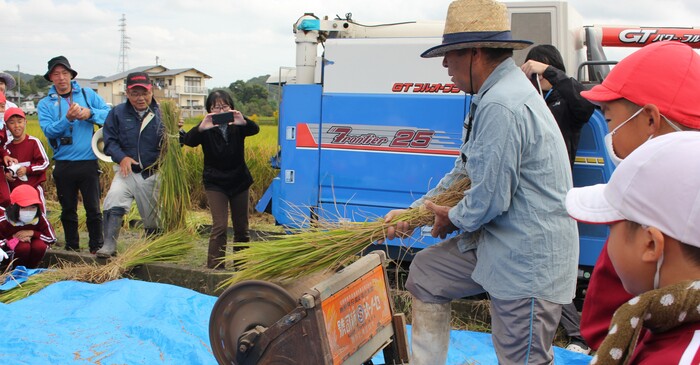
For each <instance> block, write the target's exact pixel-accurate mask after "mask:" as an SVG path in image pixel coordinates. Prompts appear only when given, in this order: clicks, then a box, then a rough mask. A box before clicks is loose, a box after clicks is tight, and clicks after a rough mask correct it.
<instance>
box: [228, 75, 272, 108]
mask: <svg viewBox="0 0 700 365" xmlns="http://www.w3.org/2000/svg"><path fill="white" fill-rule="evenodd" d="M228 88H229V89H230V90H231V92H233V95H234V96H235V98H236V100H237V101H239V102H241V103H243V104H248V103H250V102H252V101H254V100H256V99H262V100H267V90H266V89H265V88H264V87H263V86H261V85H254V84H249V83H246V82H243V80H238V81H236V82H234V83H232V84H231V85H229V87H228Z"/></svg>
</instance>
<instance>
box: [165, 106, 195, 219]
mask: <svg viewBox="0 0 700 365" xmlns="http://www.w3.org/2000/svg"><path fill="white" fill-rule="evenodd" d="M160 114H161V117H162V119H163V125H164V126H165V139H164V140H163V148H162V149H161V153H160V157H159V159H160V167H159V170H158V171H159V179H160V197H159V205H158V218H159V219H160V222H161V228H162V229H163V230H165V231H170V230H174V229H181V228H185V227H186V217H187V215H186V214H185V212H187V210H188V209H189V204H190V190H189V189H190V187H189V184H188V182H187V178H186V174H184V173H183V172H184V171H186V170H187V163H186V158H185V156H184V154H183V152H182V149H181V148H180V134H179V130H180V127H179V126H178V122H179V121H180V112H179V110H178V109H177V106H176V105H175V103H174V102H172V101H169V100H166V101H163V102H161V103H160Z"/></svg>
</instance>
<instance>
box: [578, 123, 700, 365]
mask: <svg viewBox="0 0 700 365" xmlns="http://www.w3.org/2000/svg"><path fill="white" fill-rule="evenodd" d="M698 161H700V133H697V132H678V133H670V134H668V135H664V136H660V137H657V138H654V139H652V140H651V141H649V142H647V143H644V144H643V145H642V146H640V147H639V148H637V149H636V150H635V151H634V152H632V153H631V154H630V155H629V156H627V158H625V159H624V161H622V162H621V163H620V165H619V167H618V168H617V169H616V170H615V172H614V173H613V175H612V177H611V178H610V181H609V182H608V184H599V185H594V186H587V187H583V188H574V189H572V190H571V191H569V193H568V194H567V197H566V208H567V211H568V212H569V214H570V215H571V216H572V217H573V218H574V219H576V220H578V221H580V222H586V223H592V224H607V225H609V226H610V236H609V238H608V244H607V252H608V254H609V256H610V260H611V262H612V265H613V267H614V268H615V270H616V271H617V273H618V274H619V277H620V279H621V281H622V285H623V287H624V289H625V290H626V291H627V292H629V293H631V294H633V295H637V296H636V297H634V298H631V299H630V300H628V301H627V302H626V303H625V304H623V305H622V306H621V307H620V308H619V309H617V311H616V312H615V316H614V317H613V319H612V322H611V325H610V330H609V331H608V334H607V337H605V340H604V341H603V343H602V344H601V345H600V347H599V348H598V351H597V353H596V355H595V356H594V357H593V359H592V360H591V364H606V365H607V364H698V363H699V362H700V346H698V339H699V338H700V209H699V208H700V164H698ZM669 177H672V178H669ZM662 185H663V189H659V186H662ZM594 299H597V298H594ZM642 328H645V329H647V331H645V332H642Z"/></svg>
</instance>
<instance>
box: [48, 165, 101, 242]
mask: <svg viewBox="0 0 700 365" xmlns="http://www.w3.org/2000/svg"><path fill="white" fill-rule="evenodd" d="M53 179H54V182H55V183H56V193H57V194H58V202H59V203H61V224H62V225H63V230H64V232H65V235H66V247H67V248H73V249H77V248H78V247H79V243H80V236H79V235H78V192H80V195H82V197H83V206H84V207H85V213H86V220H85V223H86V225H87V229H88V235H89V242H88V245H89V247H90V251H97V250H98V249H99V248H100V247H102V244H103V243H104V238H103V236H102V211H101V210H100V171H99V165H98V164H97V160H85V161H58V160H57V161H56V167H55V169H54V170H53Z"/></svg>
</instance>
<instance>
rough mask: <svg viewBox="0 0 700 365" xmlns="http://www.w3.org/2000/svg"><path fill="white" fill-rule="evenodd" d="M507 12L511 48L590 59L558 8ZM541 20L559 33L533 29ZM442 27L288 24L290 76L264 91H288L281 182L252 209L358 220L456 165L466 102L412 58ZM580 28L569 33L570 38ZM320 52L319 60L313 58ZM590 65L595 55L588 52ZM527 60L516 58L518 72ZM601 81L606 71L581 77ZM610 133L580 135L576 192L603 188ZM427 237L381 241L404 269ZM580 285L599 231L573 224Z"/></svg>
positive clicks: (406, 198)
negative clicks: (291, 29) (544, 48)
mask: <svg viewBox="0 0 700 365" xmlns="http://www.w3.org/2000/svg"><path fill="white" fill-rule="evenodd" d="M536 4H537V9H539V10H538V12H537V13H533V12H532V7H528V3H513V4H509V9H510V10H511V13H512V24H513V29H514V33H515V34H514V37H516V38H517V39H531V40H534V41H535V44H538V43H551V44H554V45H555V46H557V48H559V49H560V50H561V51H562V54H563V55H564V57H565V59H567V67H568V69H569V70H576V66H578V65H579V64H580V63H581V62H585V61H586V60H587V57H586V55H585V54H586V52H585V51H586V49H585V48H584V47H583V45H582V44H583V42H582V41H581V40H579V39H577V37H579V34H580V35H581V36H582V37H583V34H588V33H585V32H584V31H583V29H584V28H583V27H581V26H580V23H578V22H579V17H578V15H577V14H576V13H575V12H574V10H573V9H571V8H570V7H568V4H567V3H565V2H551V3H543V2H538V3H536ZM543 14H544V15H546V16H547V17H548V19H549V20H550V22H549V23H551V24H560V25H561V26H560V27H554V26H551V27H549V28H547V27H544V28H541V29H540V28H538V29H534V28H532V27H528V26H525V25H527V24H532V22H533V21H536V20H537V19H534V18H533V17H534V16H540V17H541V16H544V15H543ZM442 28H443V24H442V23H440V22H409V23H401V24H387V25H373V26H363V25H359V24H357V23H355V22H353V21H352V19H349V18H346V19H336V20H332V21H331V20H320V19H318V18H316V17H315V16H313V15H308V14H307V15H305V16H303V17H302V18H300V19H299V20H298V22H297V23H296V25H295V30H296V32H295V33H296V43H297V67H296V68H294V69H288V68H281V69H280V72H279V73H278V75H274V76H273V77H271V80H270V81H268V82H270V83H280V84H284V87H283V91H282V101H281V105H280V121H279V154H278V155H277V156H275V157H274V158H273V159H272V160H273V165H274V166H275V167H276V168H279V170H280V173H279V176H278V177H277V178H275V179H274V181H273V183H272V185H271V186H270V188H269V189H268V191H267V192H266V193H265V195H264V197H263V198H262V199H261V200H260V202H259V203H258V205H257V209H258V210H260V211H262V210H267V211H269V212H271V213H272V214H273V215H274V217H275V219H276V221H277V223H279V224H282V225H285V226H288V227H294V228H296V227H300V226H303V225H305V224H308V223H309V220H310V219H323V220H331V221H337V220H349V221H365V220H373V219H378V218H379V217H382V216H384V214H386V213H387V212H388V211H389V210H391V209H395V208H405V207H407V206H408V205H409V204H410V203H411V202H413V201H414V200H415V199H417V198H418V197H420V196H422V195H423V194H424V193H425V192H426V191H428V190H429V189H430V188H431V187H433V186H435V185H436V184H437V183H438V181H439V180H440V178H441V177H442V176H443V175H444V174H445V173H446V172H447V171H449V170H450V169H451V167H452V166H453V164H454V163H455V159H457V158H459V152H458V151H459V146H460V143H461V141H462V136H461V133H462V122H463V121H464V119H465V116H466V114H467V110H468V107H469V98H470V96H469V95H467V94H465V93H463V92H460V91H459V90H458V89H457V88H456V87H455V85H454V84H452V82H451V80H450V79H449V76H447V72H446V71H445V69H444V68H443V67H442V66H441V62H442V60H441V59H439V58H438V59H423V58H420V57H419V55H420V53H421V52H422V51H424V50H425V49H427V48H429V47H430V46H432V45H434V44H438V43H440V37H441V35H442V30H443V29H442ZM574 29H576V31H574ZM320 42H322V43H323V46H324V51H323V55H322V56H317V46H318V44H319V43H320ZM587 51H588V53H589V57H588V58H591V56H590V54H591V53H593V56H594V57H598V58H600V56H599V55H598V56H596V54H595V52H593V51H600V49H598V50H587ZM526 52H527V50H525V51H517V52H516V54H515V57H514V58H515V60H516V63H521V62H522V61H523V59H524V57H525V54H526ZM583 71H585V72H584V74H587V75H588V76H589V77H590V78H593V79H595V78H597V79H598V81H599V80H600V79H601V78H602V77H604V75H605V74H607V71H609V68H608V66H606V65H600V64H595V65H591V66H588V67H586V68H584V69H583ZM606 133H607V124H606V123H605V120H604V118H603V116H602V115H601V114H600V113H599V112H596V113H595V114H594V116H593V117H592V118H591V120H590V121H589V123H588V124H587V125H586V126H585V127H584V130H583V132H582V136H581V141H580V147H579V150H578V153H577V159H576V164H575V167H574V172H573V173H574V184H575V185H576V186H584V185H591V184H596V183H602V182H606V181H607V180H608V178H609V177H610V175H611V173H612V167H611V166H612V165H611V164H610V162H609V161H608V156H607V154H606V153H605V148H604V144H603V137H604V136H605V134H606ZM429 232H430V231H429V229H423V230H418V231H417V232H416V233H415V235H414V236H413V237H411V238H408V239H403V240H399V239H396V240H393V241H388V242H386V247H387V251H388V254H389V257H391V258H393V259H395V260H403V261H410V259H411V256H412V254H413V253H414V252H415V250H420V249H422V248H425V247H427V246H429V245H431V244H434V243H436V242H438V240H436V239H434V238H432V237H430V233H429ZM579 232H580V245H581V246H580V247H581V250H580V261H579V262H580V266H581V268H582V270H581V271H580V277H581V278H583V279H586V278H587V277H588V276H589V275H590V272H591V270H592V266H593V265H594V263H595V261H596V259H597V257H598V254H599V252H600V250H601V248H602V246H603V243H604V240H605V237H606V236H607V228H606V227H604V226H591V225H580V226H579Z"/></svg>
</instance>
